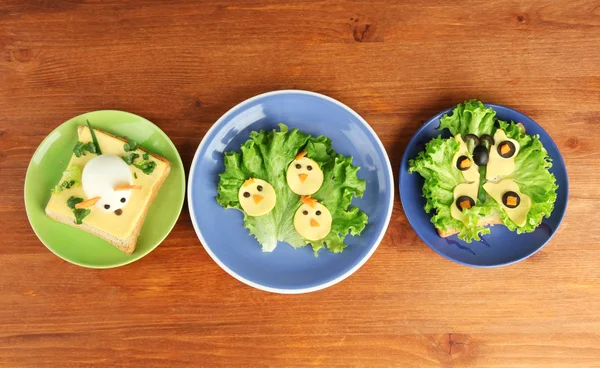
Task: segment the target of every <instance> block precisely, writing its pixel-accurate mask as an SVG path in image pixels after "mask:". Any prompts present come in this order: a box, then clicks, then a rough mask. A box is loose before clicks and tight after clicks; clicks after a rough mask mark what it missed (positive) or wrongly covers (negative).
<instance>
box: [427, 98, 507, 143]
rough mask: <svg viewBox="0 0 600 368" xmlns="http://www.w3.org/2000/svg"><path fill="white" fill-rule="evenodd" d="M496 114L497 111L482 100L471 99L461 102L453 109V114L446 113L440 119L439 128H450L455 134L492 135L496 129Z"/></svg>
mask: <svg viewBox="0 0 600 368" xmlns="http://www.w3.org/2000/svg"><path fill="white" fill-rule="evenodd" d="M494 116H496V111H494V109H492V108H491V107H486V106H485V105H484V104H483V103H482V102H481V101H477V100H471V101H466V102H465V103H464V104H459V105H458V106H456V107H455V108H454V109H453V110H452V115H448V114H446V115H444V116H443V117H442V118H441V119H440V127H439V129H440V130H442V129H446V128H447V129H448V130H450V133H452V135H453V136H456V135H457V134H460V135H461V136H462V137H464V136H465V135H467V134H475V135H476V136H478V137H481V135H482V134H489V135H492V131H493V130H495V129H494Z"/></svg>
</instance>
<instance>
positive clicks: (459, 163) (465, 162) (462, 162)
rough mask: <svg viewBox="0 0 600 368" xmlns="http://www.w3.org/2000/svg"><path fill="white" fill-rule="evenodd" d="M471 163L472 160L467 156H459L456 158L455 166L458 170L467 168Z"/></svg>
mask: <svg viewBox="0 0 600 368" xmlns="http://www.w3.org/2000/svg"><path fill="white" fill-rule="evenodd" d="M471 165H472V162H471V160H470V159H469V158H468V157H467V156H460V157H459V158H458V160H456V168H457V169H459V170H460V171H465V170H468V169H469V168H470V167H471Z"/></svg>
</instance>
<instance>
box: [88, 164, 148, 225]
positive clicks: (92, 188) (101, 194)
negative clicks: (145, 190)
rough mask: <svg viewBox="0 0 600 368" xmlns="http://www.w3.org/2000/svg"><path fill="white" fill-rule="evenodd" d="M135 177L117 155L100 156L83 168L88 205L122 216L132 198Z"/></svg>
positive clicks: (135, 187)
mask: <svg viewBox="0 0 600 368" xmlns="http://www.w3.org/2000/svg"><path fill="white" fill-rule="evenodd" d="M132 184H133V175H132V174H131V170H130V168H129V166H128V165H127V164H126V163H125V161H123V159H122V158H121V157H119V156H117V155H107V154H103V155H99V156H96V157H94V158H93V159H91V160H89V161H88V162H87V164H86V165H85V166H84V167H83V172H82V174H81V186H82V187H83V191H84V192H85V195H86V197H87V198H88V200H87V201H86V202H88V203H94V205H95V206H96V207H97V208H99V209H101V210H102V211H104V212H115V213H116V214H117V215H119V214H121V212H120V210H121V208H123V207H125V205H126V204H127V202H128V201H129V198H130V197H131V190H132V189H138V188H139V187H137V186H134V185H132Z"/></svg>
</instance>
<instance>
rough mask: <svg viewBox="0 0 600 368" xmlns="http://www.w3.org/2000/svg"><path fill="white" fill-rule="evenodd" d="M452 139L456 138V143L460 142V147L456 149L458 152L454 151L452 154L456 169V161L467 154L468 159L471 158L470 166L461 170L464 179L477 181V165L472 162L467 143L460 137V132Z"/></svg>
mask: <svg viewBox="0 0 600 368" xmlns="http://www.w3.org/2000/svg"><path fill="white" fill-rule="evenodd" d="M454 139H456V141H458V143H459V144H460V147H459V149H458V152H456V153H455V154H454V157H453V158H452V164H453V165H454V167H455V168H456V170H458V166H457V162H458V159H459V157H460V156H467V157H468V158H469V160H471V167H470V168H468V169H467V170H464V171H461V172H462V174H463V177H464V178H465V180H466V181H469V182H473V181H475V182H479V166H477V165H475V162H473V156H472V155H471V154H470V153H469V149H468V147H467V144H466V143H465V142H464V141H463V140H462V137H461V136H460V134H457V135H456V137H454Z"/></svg>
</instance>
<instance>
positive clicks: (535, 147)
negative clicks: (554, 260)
mask: <svg viewBox="0 0 600 368" xmlns="http://www.w3.org/2000/svg"><path fill="white" fill-rule="evenodd" d="M498 124H499V126H500V128H501V129H502V130H504V132H505V133H506V135H507V137H509V138H512V139H514V140H516V141H517V142H519V145H520V147H521V148H520V149H519V153H518V154H517V156H516V157H515V170H514V171H513V172H512V174H510V175H509V176H507V177H506V178H508V179H512V180H514V181H515V182H516V183H517V184H518V185H519V189H520V190H521V192H523V193H524V194H526V195H528V196H529V197H530V198H531V209H530V210H529V212H528V213H527V221H526V223H525V225H524V226H521V227H519V226H517V225H516V224H515V223H514V222H512V221H511V219H510V218H509V217H508V215H506V213H505V212H504V211H501V212H502V223H503V224H504V225H506V227H508V228H509V229H510V230H511V231H515V230H516V231H517V233H519V234H521V233H530V232H532V231H534V230H535V229H536V227H537V226H538V225H539V224H540V223H541V222H542V218H544V217H550V215H551V214H552V210H554V202H556V189H557V188H558V185H556V177H555V176H554V175H553V174H552V173H550V171H548V169H549V168H551V167H552V159H551V158H550V156H548V152H547V151H546V149H545V148H544V146H543V145H542V142H541V141H540V138H539V136H538V135H533V136H532V135H528V134H526V132H524V131H523V129H522V128H521V127H520V126H518V125H517V124H516V123H514V122H510V123H509V122H505V121H500V120H499V121H498ZM491 201H493V200H491Z"/></svg>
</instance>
